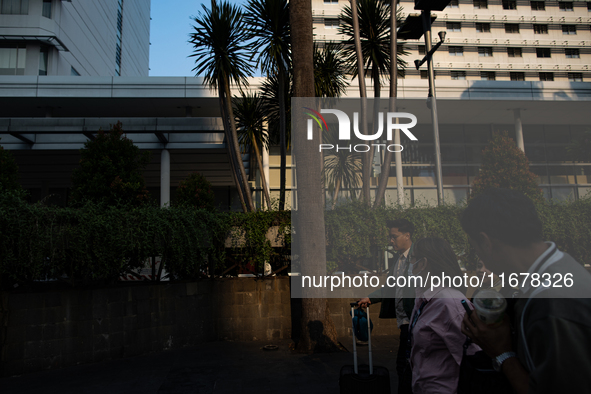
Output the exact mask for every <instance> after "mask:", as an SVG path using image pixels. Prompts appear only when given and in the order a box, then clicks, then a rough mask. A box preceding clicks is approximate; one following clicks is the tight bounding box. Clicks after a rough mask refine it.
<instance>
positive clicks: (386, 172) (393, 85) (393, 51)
mask: <svg viewBox="0 0 591 394" xmlns="http://www.w3.org/2000/svg"><path fill="white" fill-rule="evenodd" d="M396 3H397V0H392V1H391V3H390V105H389V111H390V112H396V96H397V95H398V67H397V63H396V59H397V57H398V53H397V52H398V43H397V41H398V38H397V34H398V33H397V31H396V22H397V20H396ZM386 143H388V141H386ZM394 143H395V144H400V130H399V129H396V130H395V134H394ZM397 150H398V149H397ZM395 158H396V185H397V189H398V204H399V205H403V204H404V190H403V188H402V155H401V153H400V152H396V153H395ZM391 163H392V152H390V151H389V150H388V149H386V154H385V155H384V163H383V164H382V172H381V174H380V180H379V185H378V190H377V192H376V199H375V202H374V207H378V206H379V205H380V204H381V203H382V201H383V200H384V196H385V194H386V187H387V186H388V178H389V177H390V164H391Z"/></svg>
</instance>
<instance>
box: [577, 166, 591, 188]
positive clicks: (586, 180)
mask: <svg viewBox="0 0 591 394" xmlns="http://www.w3.org/2000/svg"><path fill="white" fill-rule="evenodd" d="M575 174H576V179H577V183H578V184H579V185H581V184H582V185H585V184H589V185H591V166H576V167H575Z"/></svg>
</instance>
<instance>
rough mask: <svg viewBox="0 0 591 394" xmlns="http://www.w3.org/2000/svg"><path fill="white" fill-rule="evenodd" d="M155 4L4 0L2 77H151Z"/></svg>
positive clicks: (0, 10)
mask: <svg viewBox="0 0 591 394" xmlns="http://www.w3.org/2000/svg"><path fill="white" fill-rule="evenodd" d="M149 48H150V2H149V1H145V0H101V1H88V0H86V1H65V0H63V1H62V0H0V75H58V76H70V75H74V76H78V75H82V76H147V75H148V70H149V69H148V62H149Z"/></svg>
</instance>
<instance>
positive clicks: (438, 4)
mask: <svg viewBox="0 0 591 394" xmlns="http://www.w3.org/2000/svg"><path fill="white" fill-rule="evenodd" d="M450 1H451V0H415V10H421V15H420V18H419V15H417V14H414V15H413V14H411V15H409V16H408V17H407V18H406V20H405V22H404V23H403V24H402V26H400V31H399V33H398V36H399V37H400V38H402V39H419V38H421V36H422V35H425V51H426V52H427V54H426V55H425V57H424V58H423V59H422V60H420V61H419V60H415V66H416V68H417V70H418V69H419V67H420V66H421V65H422V64H423V63H425V61H426V62H427V70H428V74H429V98H428V102H427V104H428V105H429V107H430V108H431V116H432V120H433V139H434V143H435V180H436V182H437V203H438V204H439V205H442V204H443V203H444V201H443V176H442V173H441V147H440V144H439V120H438V118H437V102H436V99H435V72H434V70H433V53H435V51H436V50H437V49H439V47H440V46H441V44H442V43H443V41H444V40H445V32H444V31H442V32H439V39H440V41H439V42H438V43H437V44H436V45H435V46H434V47H432V45H431V25H432V24H433V21H434V20H435V18H436V17H435V15H431V11H443V10H444V9H445V7H447V5H448V4H449V3H450Z"/></svg>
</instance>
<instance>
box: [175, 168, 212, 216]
mask: <svg viewBox="0 0 591 394" xmlns="http://www.w3.org/2000/svg"><path fill="white" fill-rule="evenodd" d="M175 203H176V204H178V205H189V206H192V207H195V208H199V209H205V210H208V211H212V210H214V209H215V196H214V194H213V190H211V183H210V182H209V181H208V180H207V179H205V177H204V176H203V175H201V174H199V173H197V172H194V173H192V174H190V175H189V176H188V177H187V178H186V179H184V180H182V181H181V182H180V183H179V186H178V188H177V189H176V195H175Z"/></svg>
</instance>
